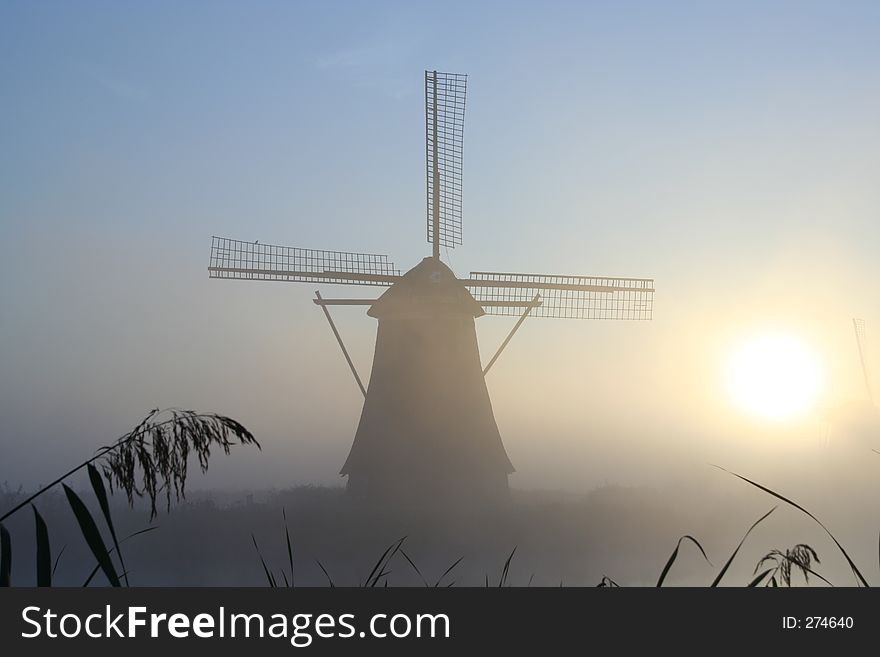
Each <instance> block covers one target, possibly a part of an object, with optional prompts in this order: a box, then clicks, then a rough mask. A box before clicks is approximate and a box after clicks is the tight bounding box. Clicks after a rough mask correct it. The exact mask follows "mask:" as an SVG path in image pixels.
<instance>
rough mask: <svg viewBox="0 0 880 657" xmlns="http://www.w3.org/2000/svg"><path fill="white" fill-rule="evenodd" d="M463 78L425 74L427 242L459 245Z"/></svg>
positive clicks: (437, 249)
mask: <svg viewBox="0 0 880 657" xmlns="http://www.w3.org/2000/svg"><path fill="white" fill-rule="evenodd" d="M466 93H467V75H460V74H458V73H438V72H437V71H425V138H426V139H425V154H426V158H427V165H428V166H427V189H428V242H430V243H431V244H433V247H434V257H435V258H437V257H439V256H440V247H441V246H445V247H449V248H455V246H456V245H457V244H461V172H462V152H463V140H464V103H465V96H466Z"/></svg>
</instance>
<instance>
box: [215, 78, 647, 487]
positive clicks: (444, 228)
mask: <svg viewBox="0 0 880 657" xmlns="http://www.w3.org/2000/svg"><path fill="white" fill-rule="evenodd" d="M466 87H467V76H466V75H461V74H454V73H438V72H437V71H426V72H425V134H426V148H425V153H426V160H427V238H428V242H429V243H430V244H431V246H432V254H431V256H428V257H426V258H424V259H423V260H422V261H421V262H420V263H419V264H417V265H416V266H415V267H413V268H412V269H410V270H409V271H407V272H406V273H404V274H401V273H400V271H399V270H397V269H395V267H394V264H393V263H392V262H391V261H390V260H389V259H388V257H387V256H385V255H378V254H367V253H352V252H344V251H320V250H313V249H301V248H295V247H282V246H273V245H269V244H260V243H257V242H246V241H240V240H233V239H227V238H220V237H214V238H213V242H212V245H211V260H210V266H209V267H208V271H209V275H210V276H211V277H213V278H232V279H247V280H267V281H294V282H305V283H322V284H338V285H373V286H379V287H387V288H388V289H387V290H386V291H385V292H384V293H383V294H382V295H381V296H380V297H379V298H378V299H345V298H335V299H325V298H323V297H322V296H321V294H320V292H315V297H316V298H315V300H314V302H315V303H316V304H317V305H319V306H320V307H321V308H322V309H323V311H324V314H325V316H326V318H327V320H328V322H329V324H330V327H331V329H332V331H333V334H334V336H335V337H336V340H337V342H338V343H339V346H340V348H341V349H342V352H343V355H344V356H345V359H346V361H347V363H348V366H349V368H350V369H351V372H352V374H353V375H354V378H355V380H356V382H357V384H358V386H359V387H360V390H361V392H362V393H363V395H364V398H365V399H364V406H363V410H362V412H361V417H360V422H359V425H358V429H357V433H356V434H355V438H354V442H353V444H352V447H351V451H350V453H349V455H348V458H347V459H346V461H345V464H344V465H343V466H342V469H341V470H340V474H342V475H343V476H347V477H348V481H347V488H348V491H349V493H350V494H352V495H354V496H355V497H358V498H361V499H365V500H369V501H374V502H382V503H386V502H397V503H400V501H402V500H406V501H411V502H415V503H418V504H422V503H429V502H437V501H441V500H442V501H444V502H450V501H451V500H453V499H457V500H467V501H468V502H469V503H474V502H477V501H481V500H495V499H498V498H503V497H505V496H506V495H507V492H508V475H509V474H511V473H512V472H513V471H514V468H513V465H512V464H511V462H510V459H509V458H508V456H507V452H506V451H505V449H504V445H503V443H502V441H501V436H500V434H499V432H498V426H497V424H496V422H495V416H494V413H493V411H492V403H491V400H490V399H489V392H488V390H487V388H486V382H485V378H484V377H485V374H486V372H488V370H489V368H491V367H492V365H493V364H494V363H495V361H496V360H497V358H498V356H499V355H500V354H501V351H502V350H503V349H504V348H505V347H506V346H507V344H508V343H509V342H510V340H511V338H512V337H513V335H514V333H515V332H516V330H517V329H518V328H519V327H520V325H521V324H522V323H523V321H524V320H525V318H526V317H527V316H530V315H531V316H534V317H557V318H568V319H621V320H648V319H651V316H652V310H653V294H654V281H653V279H640V278H608V277H597V276H553V275H545V274H522V273H503V272H487V271H479V272H471V273H470V275H469V276H468V277H467V278H458V277H457V276H456V275H455V274H454V273H453V272H452V270H451V269H450V268H449V267H447V266H446V265H445V264H444V263H443V262H442V261H441V260H440V247H441V246H443V247H447V248H454V247H455V246H457V245H459V244H461V243H462V220H461V199H462V138H463V135H464V109H465V96H466ZM351 305H366V306H369V309H368V310H367V314H368V315H369V316H370V317H374V318H376V319H377V320H378V330H377V335H376V347H375V354H374V357H373V366H372V372H371V376H370V380H369V386H368V387H364V385H363V382H362V381H361V378H360V376H359V375H358V373H357V369H356V368H355V366H354V364H353V363H352V360H351V358H350V356H349V354H348V351H347V350H346V348H345V344H344V343H343V340H342V338H341V336H340V335H339V332H338V331H337V329H336V326H335V324H334V323H333V319H332V317H331V315H330V312H329V307H330V306H351ZM486 314H488V315H506V316H518V317H519V319H518V321H517V322H516V324H515V326H514V327H513V328H512V330H511V331H510V333H509V334H508V335H507V337H506V339H505V340H504V342H503V343H502V344H501V346H500V347H499V348H498V350H497V351H496V353H495V354H494V356H493V357H492V358H491V359H490V360H489V362H488V364H487V365H486V366H485V367H482V365H481V362H480V353H479V347H478V344H477V337H476V330H475V325H474V319H475V318H477V317H481V316H482V315H486Z"/></svg>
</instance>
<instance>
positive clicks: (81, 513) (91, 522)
mask: <svg viewBox="0 0 880 657" xmlns="http://www.w3.org/2000/svg"><path fill="white" fill-rule="evenodd" d="M61 485H62V486H63V487H64V494H65V495H66V496H67V502H68V504H70V508H71V509H72V510H73V515H74V516H76V521H77V523H79V529H80V531H81V532H82V535H83V538H85V539H86V543H88V546H89V549H90V550H91V551H92V554H93V555H94V557H95V559H96V560H97V561H98V565H99V566H100V567H101V570H102V571H104V575H105V576H106V577H107V581H108V582H110V585H111V586H120V583H119V576H118V575H117V574H116V569H115V568H114V567H113V562H112V561H111V560H110V553H108V552H107V547H106V546H105V545H104V539H102V538H101V532H99V531H98V526H97V525H96V524H95V519H94V518H92V514H91V513H89V510H88V508H87V507H86V505H85V504H84V503H83V501H82V500H81V499H80V498H79V495H77V494H76V493H74V492H73V490H71V488H70V487H69V486H68V485H67V484H61Z"/></svg>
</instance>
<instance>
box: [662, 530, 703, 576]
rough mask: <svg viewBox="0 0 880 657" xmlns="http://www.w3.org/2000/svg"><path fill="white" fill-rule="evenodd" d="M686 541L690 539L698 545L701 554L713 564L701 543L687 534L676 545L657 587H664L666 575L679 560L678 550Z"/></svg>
mask: <svg viewBox="0 0 880 657" xmlns="http://www.w3.org/2000/svg"><path fill="white" fill-rule="evenodd" d="M684 539H688V540H689V541H690V542H691V543H693V544H694V545H696V546H697V547H698V548H699V549H700V553H701V554H702V555H703V558H704V559H705V560H706V562H707V563H708V564H709V565H710V566H711V565H712V562H711V561H709V557H707V556H706V551H705V550H704V549H703V546H702V545H700V542H699V541H698V540H697V539H695V538H694V537H693V536H690V535H688V534H685V535H684V536H682V537H681V538H680V539H678V543H676V544H675V549H674V550H673V551H672V554H671V555H669V561H667V562H666V565H665V566H663V572H661V573H660V579H658V580H657V587H658V588H659V587H661V586H663V582H664V581H665V580H666V575H667V574H668V573H669V569H670V568H672V564H674V563H675V560H676V559H677V558H678V549H679V548H680V547H681V542H682V541H683V540H684Z"/></svg>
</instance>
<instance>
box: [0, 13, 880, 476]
mask: <svg viewBox="0 0 880 657" xmlns="http://www.w3.org/2000/svg"><path fill="white" fill-rule="evenodd" d="M425 68H432V69H434V68H436V69H438V70H447V71H452V72H463V73H468V75H469V78H468V83H469V87H468V107H467V118H466V128H465V155H464V161H465V165H464V245H463V246H462V247H461V248H459V249H456V250H455V251H454V252H451V253H450V254H449V258H448V260H447V261H448V262H449V264H450V265H451V266H452V267H453V269H454V270H455V271H456V272H457V273H458V274H459V275H464V274H466V273H467V272H468V271H470V270H471V269H485V270H501V271H505V270H510V271H524V272H546V273H567V274H593V275H623V276H637V277H653V278H655V279H656V281H657V283H656V285H657V296H656V301H655V320H654V321H653V322H651V323H625V322H619V323H611V322H609V323H603V322H577V321H563V320H549V319H546V320H534V321H529V322H527V323H526V324H525V325H524V327H523V329H522V331H521V332H520V333H519V334H518V335H517V338H516V339H515V341H514V342H513V343H512V344H511V346H510V348H509V351H508V352H506V353H505V355H504V357H503V358H502V359H501V360H500V361H499V363H498V365H497V366H496V367H495V368H494V369H493V371H492V372H491V373H490V375H489V378H488V383H489V389H490V392H491V393H492V395H493V403H494V408H495V412H496V417H497V420H498V424H499V427H500V428H501V431H502V435H503V437H504V439H505V444H506V445H507V448H508V452H509V453H510V457H511V459H512V461H513V463H514V465H515V466H516V468H517V470H518V473H517V474H516V475H514V477H513V478H512V483H513V484H514V485H518V486H529V487H531V486H548V487H558V486H565V487H579V488H588V487H590V486H593V485H595V484H597V483H601V482H603V481H605V480H606V479H607V480H610V481H620V482H626V483H635V482H640V481H648V480H656V479H662V478H663V477H666V476H668V475H670V474H671V473H673V472H677V471H680V470H687V469H688V468H692V467H693V468H699V467H705V463H706V462H707V461H713V462H723V463H725V464H730V465H743V464H750V463H753V460H751V459H753V458H754V457H755V456H756V455H759V456H761V457H762V458H763V457H766V456H767V455H768V454H770V455H771V456H772V455H778V453H780V452H784V451H785V450H787V449H790V448H791V447H792V445H798V446H806V445H809V446H813V445H814V444H815V443H817V441H819V439H820V436H821V435H822V434H823V432H824V430H825V429H824V424H823V421H822V419H821V417H820V414H819V413H813V414H810V415H809V416H808V417H804V418H801V420H800V421H798V422H796V423H788V424H786V425H785V426H779V425H774V426H770V425H768V424H767V423H761V422H758V421H755V420H752V419H749V418H747V417H745V416H743V414H742V413H740V412H739V411H737V410H736V409H735V408H734V407H733V406H732V404H731V403H730V400H729V398H728V396H727V395H726V393H725V391H724V389H723V376H722V369H723V363H724V360H725V358H726V355H727V354H728V353H729V352H730V350H731V349H732V348H733V347H734V346H735V345H736V344H738V342H740V341H742V340H743V339H745V337H747V336H748V335H751V334H754V333H761V332H765V331H768V330H780V331H784V332H787V333H790V334H792V335H794V336H797V337H798V338H799V339H802V340H803V341H805V342H806V343H808V344H809V345H810V348H811V349H813V350H814V351H815V353H816V355H817V358H818V359H819V360H820V362H821V364H822V368H823V371H824V375H823V384H824V388H825V392H824V395H823V397H822V400H821V405H822V406H823V407H825V406H831V405H835V404H838V403H841V402H843V401H846V400H848V399H855V398H858V397H860V396H863V395H864V392H863V387H862V382H861V379H860V377H861V373H860V371H859V369H858V367H859V366H858V360H857V356H856V352H855V345H854V341H853V338H852V331H851V325H850V318H851V317H853V316H861V317H864V318H865V319H866V320H867V326H868V346H869V356H870V355H871V350H870V347H871V345H874V346H875V347H876V341H874V340H873V339H872V338H873V336H877V335H880V309H878V306H877V294H876V290H875V285H876V283H877V281H878V280H880V264H878V260H877V257H876V253H877V247H878V244H880V4H878V3H876V2H820V3H812V2H805V1H798V2H756V3H750V2H728V3H716V2H693V3H682V2H679V3H660V2H645V3H635V2H614V3H612V2H602V3H598V2H594V3H586V2H578V3H553V2H542V3H537V2H534V3H521V4H517V3H510V2H504V3H482V4H479V5H478V6H477V3H461V4H458V3H452V2H445V3H439V4H438V3H436V2H433V3H424V4H420V3H414V2H401V3H389V2H386V3H379V2H375V3H366V2H356V3H351V4H346V3H338V2H334V3H331V2H312V3H305V2H301V3H296V2H285V3H281V2H279V3H243V2H238V3H220V2H211V3H207V2H205V3H200V2H188V3H161V2H153V3H141V4H135V3H118V2H107V3H91V2H78V3H63V2H4V3H3V4H2V5H0V118H2V121H0V302H2V303H0V418H2V423H0V482H2V481H3V480H8V481H9V483H10V484H18V483H24V484H26V485H31V484H34V483H37V482H40V481H46V480H47V479H48V478H50V477H51V476H53V475H55V474H56V473H57V472H58V471H59V470H60V469H61V468H63V467H64V466H65V465H68V464H70V463H71V462H74V461H76V460H77V459H79V458H81V457H83V456H85V455H87V454H89V453H91V451H92V450H93V449H94V448H96V447H97V446H99V445H102V444H105V443H106V442H108V441H110V440H112V439H113V438H115V437H116V436H118V435H119V434H121V433H123V432H124V431H125V430H126V429H127V428H128V427H130V426H131V425H133V424H135V423H136V422H137V421H138V420H139V419H140V417H141V416H142V415H143V414H145V413H146V411H148V410H149V409H150V408H152V407H154V406H170V405H176V406H184V407H190V408H196V409H204V410H216V411H220V412H224V413H227V414H229V415H232V416H234V417H236V418H238V419H239V420H241V421H242V422H243V423H244V424H246V425H247V426H248V427H250V428H251V429H252V430H254V432H255V433H256V434H257V436H258V438H260V439H261V440H262V441H263V443H264V448H265V449H264V452H263V453H262V454H256V453H254V454H237V455H236V456H235V457H234V458H232V459H229V460H228V461H227V462H222V461H219V460H218V461H215V462H214V463H213V465H212V468H213V469H214V472H213V473H212V475H211V476H210V477H209V478H208V479H206V480H201V482H200V485H202V484H204V485H213V486H221V485H234V486H244V487H262V486H269V485H274V486H286V485H289V484H291V483H295V482H321V483H328V482H338V481H339V479H338V477H337V476H336V472H337V471H338V468H339V467H340V466H341V464H342V461H343V460H344V458H345V455H346V454H347V451H348V448H349V447H350V443H351V438H352V436H353V434H354V430H355V428H356V425H357V419H358V416H359V412H360V402H361V397H360V393H359V391H358V389H357V387H356V386H355V384H354V383H353V381H352V380H351V377H350V375H349V373H348V371H347V369H346V366H345V363H344V361H343V359H342V357H341V355H340V354H339V353H338V349H337V347H336V345H335V343H334V341H333V339H332V336H331V334H330V333H329V331H328V329H327V327H326V323H325V320H324V318H323V317H322V315H321V314H320V312H319V311H318V310H317V309H316V308H315V306H314V305H313V304H312V303H311V301H310V299H311V297H312V295H313V292H314V286H309V285H297V284H282V283H252V282H234V281H214V280H209V279H208V278H207V271H206V267H207V264H208V255H209V247H210V238H211V235H222V236H229V237H235V238H240V239H249V240H253V239H259V240H260V241H261V242H263V243H275V244H285V245H295V246H303V247H310V248H327V249H339V250H352V251H367V252H379V253H388V254H389V255H390V256H391V257H392V258H393V259H394V261H395V262H396V264H397V265H398V266H399V267H400V268H402V269H408V268H409V267H411V266H412V265H414V264H416V263H417V262H418V260H419V259H420V258H421V257H423V256H424V255H427V254H428V253H429V246H428V245H427V244H426V243H425V239H424V235H425V227H424V223H425V218H424V215H425V210H424V198H425V189H424V187H425V177H424V115H423V111H424V105H423V102H424V101H423V95H422V94H423V90H424V87H423V71H424V69H425ZM341 290H344V288H342V289H337V290H335V291H331V293H335V294H339V293H340V292H341ZM336 316H337V318H338V321H339V324H340V327H341V330H342V332H343V334H344V336H345V338H346V340H347V341H348V343H349V345H350V347H351V350H352V352H353V355H354V357H355V360H356V362H357V365H358V367H359V369H360V370H361V373H362V374H363V375H364V376H367V375H368V373H369V364H370V358H371V353H372V352H371V348H372V343H373V339H374V337H375V322H374V320H372V319H369V318H367V317H365V316H364V314H363V309H339V310H337V311H336ZM512 323H513V322H512V320H510V318H485V319H481V320H479V321H478V331H479V336H480V339H481V345H482V351H483V356H484V359H485V358H487V357H488V356H489V355H491V353H492V352H493V351H494V349H495V347H496V345H497V344H498V343H499V342H500V340H501V339H502V338H503V336H504V334H505V333H506V331H507V330H508V329H509V328H510V326H511V325H512ZM877 351H880V350H877V349H876V348H875V352H877ZM875 360H876V359H875ZM878 368H880V361H878V362H877V366H876V367H875V370H876V369H878ZM875 387H877V386H875ZM193 482H194V483H195V480H193Z"/></svg>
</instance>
